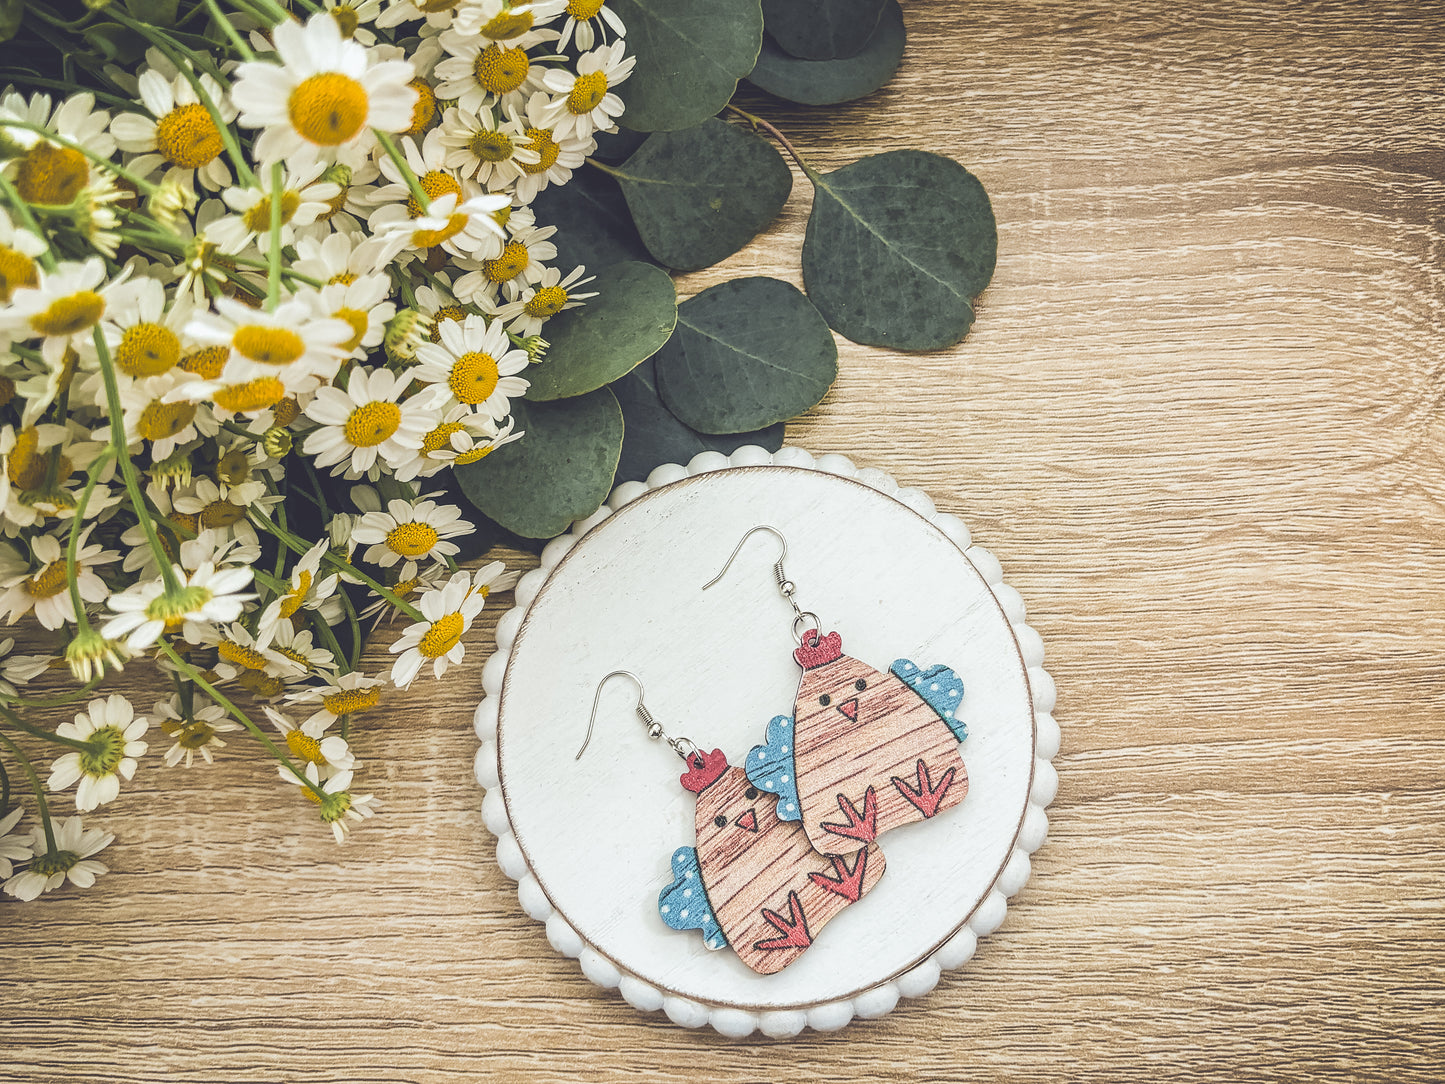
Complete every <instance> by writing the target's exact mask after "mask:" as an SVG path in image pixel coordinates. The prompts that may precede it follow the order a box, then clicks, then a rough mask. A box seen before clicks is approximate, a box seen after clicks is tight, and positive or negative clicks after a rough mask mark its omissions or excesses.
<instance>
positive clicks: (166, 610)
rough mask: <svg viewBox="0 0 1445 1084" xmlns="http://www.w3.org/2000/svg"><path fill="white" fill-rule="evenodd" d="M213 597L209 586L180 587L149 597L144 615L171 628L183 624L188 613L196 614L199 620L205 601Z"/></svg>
mask: <svg viewBox="0 0 1445 1084" xmlns="http://www.w3.org/2000/svg"><path fill="white" fill-rule="evenodd" d="M215 597H216V596H215V595H214V594H213V593H212V592H211V589H210V588H209V587H200V586H196V585H192V586H190V587H182V588H180V589H179V590H177V591H175V592H170V591H167V592H166V593H165V594H163V595H157V596H156V597H155V598H153V599H151V601H150V603H149V604H148V605H147V606H146V608H145V615H146V616H147V617H148V618H150V619H151V620H152V621H161V622H164V624H165V626H166V628H168V629H173V628H176V627H177V626H179V625H182V624H184V623H185V620H186V616H187V615H188V614H194V615H196V617H197V619H198V620H199V615H200V613H201V611H202V610H203V609H204V608H205V605H206V603H208V602H210V601H211V599H213V598H215Z"/></svg>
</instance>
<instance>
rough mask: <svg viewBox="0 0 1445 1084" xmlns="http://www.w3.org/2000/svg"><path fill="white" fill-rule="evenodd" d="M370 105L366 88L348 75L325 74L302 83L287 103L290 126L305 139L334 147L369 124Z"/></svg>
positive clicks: (310, 77)
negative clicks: (367, 119)
mask: <svg viewBox="0 0 1445 1084" xmlns="http://www.w3.org/2000/svg"><path fill="white" fill-rule="evenodd" d="M370 108H371V102H370V101H369V100H368V99H367V97H366V88H365V87H364V86H362V85H361V84H360V83H358V82H357V81H356V80H355V79H353V78H351V76H349V75H342V74H341V73H340V72H323V73H321V74H320V75H312V76H309V77H307V78H306V79H303V80H301V82H300V83H298V84H297V85H296V89H295V90H293V91H292V92H291V97H290V98H289V99H287V101H286V112H287V114H288V115H289V116H290V118H291V126H292V127H293V128H295V129H296V131H297V132H299V133H300V134H301V137H302V138H303V139H309V140H310V141H311V142H312V143H320V144H321V145H322V146H324V147H335V146H338V145H339V144H342V143H345V142H347V141H348V140H350V139H352V138H353V137H355V135H356V134H357V133H358V132H360V131H361V129H362V127H363V126H364V125H365V124H366V115H367V113H368V112H369V110H370Z"/></svg>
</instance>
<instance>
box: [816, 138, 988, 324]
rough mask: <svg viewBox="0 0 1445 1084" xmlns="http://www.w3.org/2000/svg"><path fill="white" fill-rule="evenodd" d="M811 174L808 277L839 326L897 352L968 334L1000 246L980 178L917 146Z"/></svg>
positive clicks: (827, 313)
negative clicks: (974, 300) (914, 149)
mask: <svg viewBox="0 0 1445 1084" xmlns="http://www.w3.org/2000/svg"><path fill="white" fill-rule="evenodd" d="M809 177H810V179H811V180H812V181H813V186H814V194H813V212H812V214H811V215H810V216H809V218H808V232H807V236H806V238H805V239H804V241H803V282H804V284H805V285H806V287H807V290H808V296H809V297H810V298H812V300H813V303H814V304H815V305H817V306H818V309H819V311H821V312H822V314H823V316H824V317H825V318H826V319H827V321H828V323H829V325H830V326H831V327H833V328H834V329H836V330H837V331H839V332H840V333H842V334H843V335H845V336H846V337H847V338H849V339H852V340H853V341H854V342H859V343H866V344H869V345H871V346H889V347H893V348H894V349H897V350H939V349H942V348H944V347H947V346H952V345H953V344H954V343H956V342H958V341H959V340H961V339H962V338H963V337H964V336H965V335H966V334H968V329H969V327H970V326H971V325H972V324H973V299H974V298H975V297H977V296H978V294H979V293H980V292H981V291H982V290H983V288H984V287H985V286H987V285H988V281H989V279H990V278H991V277H992V276H993V268H994V262H995V259H996V256H997V252H998V233H997V229H996V227H995V223H994V217H993V208H992V207H990V205H989V201H988V194H987V193H986V192H984V190H983V185H982V184H980V183H979V181H978V178H977V177H975V176H974V175H973V174H971V173H969V172H968V170H966V169H964V168H963V167H962V166H961V165H959V164H958V163H957V162H955V161H953V160H952V159H951V158H944V157H942V156H940V155H937V154H929V153H926V152H924V151H912V150H909V151H890V152H888V153H886V154H875V155H872V156H870V157H868V158H864V159H863V160H862V161H859V162H855V163H853V164H852V165H848V166H844V167H843V168H842V169H838V170H835V171H834V172H832V173H829V174H826V175H819V174H817V173H812V172H810V174H809Z"/></svg>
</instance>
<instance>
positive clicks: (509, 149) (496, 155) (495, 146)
mask: <svg viewBox="0 0 1445 1084" xmlns="http://www.w3.org/2000/svg"><path fill="white" fill-rule="evenodd" d="M467 150H469V151H471V152H472V153H473V154H475V155H476V156H477V157H478V158H479V159H481V160H482V161H483V162H505V161H506V160H507V159H508V158H510V157H512V153H513V151H514V148H513V146H512V140H511V137H509V136H507V135H506V134H505V133H503V132H491V131H488V130H487V129H485V128H478V129H477V130H476V131H475V132H473V133H472V137H471V139H469V140H467Z"/></svg>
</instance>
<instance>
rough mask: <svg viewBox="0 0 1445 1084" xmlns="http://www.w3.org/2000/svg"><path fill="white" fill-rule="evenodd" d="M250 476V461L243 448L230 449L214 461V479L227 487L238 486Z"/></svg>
mask: <svg viewBox="0 0 1445 1084" xmlns="http://www.w3.org/2000/svg"><path fill="white" fill-rule="evenodd" d="M250 476H251V460H250V459H249V458H247V456H246V449H244V448H232V449H231V450H230V451H229V452H227V453H226V454H225V455H223V456H221V458H220V459H218V460H216V477H217V478H218V479H219V480H220V481H222V482H225V483H226V484H227V485H228V486H238V485H240V484H241V483H242V482H244V481H245V480H246V479H247V478H249V477H250Z"/></svg>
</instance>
